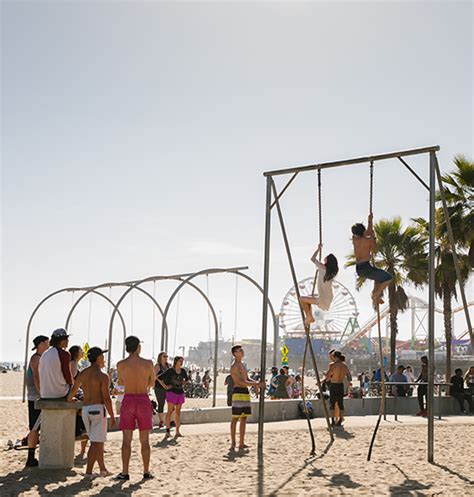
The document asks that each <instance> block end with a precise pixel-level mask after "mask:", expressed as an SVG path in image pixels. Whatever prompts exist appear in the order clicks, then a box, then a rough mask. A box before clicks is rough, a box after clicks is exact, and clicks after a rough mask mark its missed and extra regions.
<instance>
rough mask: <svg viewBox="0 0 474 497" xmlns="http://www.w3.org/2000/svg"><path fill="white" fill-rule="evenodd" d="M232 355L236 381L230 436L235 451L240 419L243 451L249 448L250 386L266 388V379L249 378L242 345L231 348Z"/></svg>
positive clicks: (240, 446)
mask: <svg viewBox="0 0 474 497" xmlns="http://www.w3.org/2000/svg"><path fill="white" fill-rule="evenodd" d="M231 352H232V355H233V356H234V363H233V364H232V366H231V368H230V374H231V375H232V380H233V381H234V390H233V392H232V421H231V423H230V438H231V446H230V450H231V451H234V450H235V446H236V432H237V422H238V421H239V420H240V430H239V435H240V439H239V451H240V452H243V451H244V450H245V449H248V446H247V445H245V428H246V425H247V418H248V417H249V416H250V415H251V414H252V410H251V404H250V392H249V389H248V387H252V386H253V387H255V389H256V390H257V393H258V390H259V388H260V387H263V388H265V381H261V382H258V381H252V380H250V379H249V377H248V374H247V369H246V368H245V365H244V364H243V363H242V359H243V358H244V350H243V349H242V346H241V345H234V346H233V347H232V349H231Z"/></svg>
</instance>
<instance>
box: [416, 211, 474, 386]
mask: <svg viewBox="0 0 474 497" xmlns="http://www.w3.org/2000/svg"><path fill="white" fill-rule="evenodd" d="M435 216H436V217H435V220H436V245H435V292H436V295H437V296H438V297H439V298H440V299H442V300H443V320H444V335H445V338H446V381H449V378H450V377H451V357H452V351H451V348H452V340H453V322H452V317H453V312H452V299H453V297H454V298H455V299H457V293H456V282H457V277H456V271H455V268H454V261H453V252H452V247H451V243H450V242H449V238H448V235H447V231H446V223H445V221H444V211H443V209H442V207H439V208H438V209H436V213H435ZM413 221H414V222H415V225H416V226H418V227H419V229H420V230H423V231H424V232H425V235H426V237H428V233H429V224H428V222H427V221H426V220H425V219H423V218H417V219H413ZM457 256H458V262H459V270H460V272H461V280H462V281H461V283H462V284H464V283H465V282H466V281H467V280H468V278H469V274H470V263H469V256H468V255H466V254H462V253H461V254H460V253H457Z"/></svg>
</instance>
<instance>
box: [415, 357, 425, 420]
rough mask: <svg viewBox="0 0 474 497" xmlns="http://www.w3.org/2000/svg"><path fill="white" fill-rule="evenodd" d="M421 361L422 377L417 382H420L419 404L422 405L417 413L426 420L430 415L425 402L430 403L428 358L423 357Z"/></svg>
mask: <svg viewBox="0 0 474 497" xmlns="http://www.w3.org/2000/svg"><path fill="white" fill-rule="evenodd" d="M420 361H421V372H420V376H418V378H417V379H416V382H417V383H418V382H420V384H419V385H418V404H419V405H420V410H419V411H418V412H417V413H416V415H417V416H423V417H424V418H425V417H426V416H427V415H428V412H427V406H426V407H425V402H424V400H426V403H428V398H427V395H428V357H427V356H425V355H424V356H423V357H421V359H420Z"/></svg>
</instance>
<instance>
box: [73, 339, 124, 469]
mask: <svg viewBox="0 0 474 497" xmlns="http://www.w3.org/2000/svg"><path fill="white" fill-rule="evenodd" d="M105 352H107V350H102V349H101V348H99V347H92V348H91V349H89V351H88V353H87V358H88V360H89V362H90V363H91V365H90V366H89V367H88V368H86V369H84V370H83V371H81V372H80V373H79V374H78V375H77V377H76V381H75V382H74V386H73V387H72V390H71V392H70V393H69V395H68V397H67V400H68V401H70V402H72V401H73V398H74V396H75V395H76V393H77V391H78V390H79V388H80V387H82V390H83V392H84V401H83V405H84V407H83V408H82V420H83V421H84V425H85V427H86V431H87V435H88V436H89V440H90V442H91V446H90V449H89V453H88V454H87V468H86V474H85V476H86V477H88V478H94V477H96V476H108V475H110V474H111V473H109V471H108V470H107V468H106V467H105V463H104V442H105V440H106V439H107V414H106V412H108V413H109V416H110V426H111V427H114V426H115V417H114V411H113V409H112V401H111V400H110V393H109V382H110V379H109V376H108V375H107V374H105V373H104V372H102V368H103V367H104V365H105V361H104V353H105ZM96 461H97V463H98V465H99V469H100V473H99V474H96V473H93V472H92V469H93V467H94V463H95V462H96Z"/></svg>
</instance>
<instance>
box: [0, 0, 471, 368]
mask: <svg viewBox="0 0 474 497" xmlns="http://www.w3.org/2000/svg"><path fill="white" fill-rule="evenodd" d="M1 8H2V116H3V119H2V147H1V150H2V172H3V178H2V179H3V181H2V344H1V345H2V346H1V352H0V359H2V360H4V359H20V358H22V357H23V354H24V352H23V350H24V333H25V328H26V324H27V320H28V317H29V314H30V313H31V311H32V309H33V308H34V306H35V305H36V303H37V302H38V301H39V300H40V299H41V298H42V297H43V296H45V295H46V294H47V293H49V292H51V291H53V290H55V289H58V288H61V287H66V286H81V285H91V284H95V283H98V282H102V281H120V280H125V279H135V278H141V277H145V276H147V275H150V274H172V273H181V272H192V271H194V270H199V269H201V268H204V267H216V266H224V267H226V266H227V267H231V266H236V265H237V266H240V265H248V266H249V267H250V269H249V274H250V275H252V276H253V277H255V278H257V279H258V280H259V281H261V279H262V259H263V256H262V249H263V221H264V198H265V183H264V178H263V176H262V172H263V171H265V170H269V169H276V168H281V167H288V166H293V165H300V164H307V163H316V162H321V161H325V160H337V159H342V158H346V157H355V156H358V155H366V154H371V153H372V154H373V153H379V152H385V151H393V150H398V149H404V148H412V147H418V146H425V145H433V144H439V145H440V146H441V152H440V154H439V158H440V162H441V166H442V168H443V169H444V170H448V169H449V168H450V163H451V160H452V157H453V156H454V154H457V153H464V154H466V155H467V156H469V157H471V158H472V157H473V155H474V153H473V152H474V151H473V131H474V130H473V4H472V2H456V1H444V2H307V3H299V2H278V3H271V2H255V3H250V2H245V3H244V2H241V3H239V2H235V3H232V2H209V3H200V2H189V3H187V2H112V1H104V2H92V1H88V2H86V1H83V2H80V1H76V2H41V1H36V2H31V3H30V2H26V1H22V2H9V1H5V0H4V1H3V2H2V3H1ZM410 163H411V164H412V165H413V167H414V168H415V169H416V170H417V171H418V172H419V174H420V175H421V176H423V177H424V178H427V166H428V158H427V157H423V158H415V159H412V160H410ZM323 183H324V185H323V188H324V193H323V195H324V243H325V249H326V250H328V251H332V252H334V253H335V254H336V255H337V256H338V257H339V259H340V262H341V266H342V263H343V261H344V257H345V255H347V254H348V253H349V252H350V250H351V244H350V233H349V228H350V226H351V224H352V223H353V222H354V221H357V220H364V218H366V216H367V210H368V199H367V195H368V167H366V166H354V167H352V168H340V169H337V170H331V171H327V174H326V173H324V177H323ZM315 184H316V177H315V174H314V173H313V174H312V173H307V174H306V175H301V176H300V177H299V178H298V180H297V181H296V182H295V184H294V187H293V188H292V189H291V190H290V191H289V192H288V193H287V194H286V196H285V198H284V202H283V206H284V209H285V215H286V221H287V225H288V230H289V236H290V240H291V242H292V245H293V247H294V256H295V260H296V263H297V270H298V274H299V276H300V278H303V277H306V276H310V275H311V274H312V273H313V268H312V265H311V263H310V262H309V256H310V255H311V253H312V250H313V247H314V245H315V244H316V243H317V212H316V203H315V202H316V188H315ZM375 187H376V193H375V216H376V218H381V217H391V216H394V215H397V214H398V215H400V216H401V217H402V219H403V220H404V221H405V222H408V221H409V218H410V217H415V216H426V215H427V207H428V204H427V200H428V197H427V193H426V191H425V190H424V189H423V188H422V187H420V185H419V184H418V183H417V182H416V181H415V180H414V179H413V178H412V176H411V175H410V174H409V173H408V172H407V171H406V170H405V169H404V168H403V167H402V166H401V165H400V164H399V163H397V162H395V161H393V162H387V163H383V164H382V163H381V164H380V165H378V166H377V168H376V179H375ZM273 235H274V236H273V241H274V244H273V246H272V250H273V252H272V272H271V298H272V300H273V302H274V305H275V307H276V308H277V309H279V307H280V304H281V301H282V299H283V296H284V295H285V293H286V291H287V290H288V289H289V287H290V286H291V282H290V275H289V271H288V267H287V264H286V262H285V256H284V252H283V246H282V243H281V236H280V233H279V230H278V226H277V225H276V224H274V230H273ZM339 279H340V280H341V281H342V282H343V283H344V284H346V285H347V286H348V287H350V288H351V289H353V288H354V283H355V277H354V271H353V269H342V270H341V272H340V275H339ZM196 282H197V283H199V284H200V285H201V286H202V287H203V288H206V279H205V278H201V279H200V280H196ZM209 286H210V295H211V298H212V299H213V301H214V302H215V306H216V309H218V310H221V311H222V319H223V330H224V335H225V336H227V337H229V336H231V335H232V334H233V333H234V311H235V310H234V301H235V298H234V289H235V279H234V278H233V277H232V276H215V277H211V278H210V279H209ZM172 288H173V286H172V285H171V284H169V283H160V284H158V285H157V286H156V295H157V297H158V299H159V300H160V301H161V302H162V303H163V305H164V303H165V302H166V298H167V295H169V294H170V291H171V290H172ZM148 289H150V290H152V289H153V286H152V285H149V286H148ZM467 290H468V293H469V295H468V297H469V298H470V299H471V300H472V297H473V288H472V282H471V283H470V284H469V285H468V289H467ZM354 291H355V290H354ZM112 296H113V297H114V298H118V296H119V291H118V290H117V291H114V292H113V294H112ZM238 296H239V298H238V308H237V316H238V319H237V331H236V334H237V337H238V338H242V337H258V336H259V333H260V328H261V318H260V314H261V309H260V307H261V297H260V295H259V294H258V292H257V291H256V290H255V289H253V288H252V287H251V286H249V285H247V284H245V283H243V282H239V287H238ZM368 296H369V291H368V290H364V291H363V292H360V293H357V294H356V299H357V301H358V304H359V308H360V311H361V316H360V321H361V322H364V321H365V320H366V319H368V318H369V317H370V316H371V311H370V307H369V299H368ZM70 304H71V295H68V296H64V297H58V298H57V299H56V300H52V301H50V302H49V303H48V304H47V305H45V306H44V308H43V309H42V310H41V311H40V312H39V314H38V315H37V317H36V319H35V321H34V322H33V328H32V332H33V335H36V334H39V333H46V334H49V333H50V332H51V330H52V329H54V328H55V327H58V326H62V325H63V324H64V321H65V315H66V313H67V308H68V306H69V305H70ZM91 309H92V312H91V315H90V319H89V301H85V302H84V303H83V305H82V306H81V307H80V308H79V309H78V312H77V314H76V315H75V317H74V320H73V325H72V333H73V334H74V337H73V338H72V339H71V340H72V341H71V344H72V343H83V342H84V341H85V340H86V338H87V336H88V335H89V338H90V341H91V342H92V343H95V344H100V345H103V343H104V340H105V336H106V328H107V324H108V316H109V309H108V307H107V305H106V304H105V303H102V302H100V301H99V300H98V299H93V301H92V305H91ZM123 312H124V315H125V317H126V319H127V323H129V324H130V322H131V321H132V306H131V304H130V299H129V301H128V302H125V304H124V308H123ZM459 316H460V315H458V317H457V318H456V327H458V328H463V327H465V325H464V324H463V319H461V318H460V317H459ZM175 320H176V306H173V309H172V312H171V315H170V327H171V328H172V333H171V337H170V349H171V350H170V352H171V353H172V352H173V350H172V349H173V343H174V338H173V337H174V330H175V326H176V322H175ZM89 321H90V326H89ZM437 322H438V323H439V324H441V322H440V321H439V320H438V321H437ZM400 323H401V334H402V336H407V335H408V329H409V319H408V316H404V317H402V318H401V319H400ZM177 324H178V326H177V328H176V329H177V330H178V337H177V339H176V348H177V347H178V345H186V346H189V345H192V344H193V343H196V342H197V341H198V340H200V339H207V337H208V334H209V330H208V315H207V308H206V306H205V304H204V303H203V301H202V299H201V298H199V297H197V296H195V295H194V293H193V292H192V291H191V290H186V291H183V292H182V294H181V297H180V302H179V321H178V323H177ZM160 325H161V321H160V320H159V319H158V316H157V317H156V324H155V328H156V333H157V334H158V330H159V328H160ZM133 329H134V332H135V333H136V334H138V335H140V336H142V337H144V339H145V344H144V348H145V351H146V354H148V355H151V344H152V338H151V336H152V329H153V311H152V306H151V305H150V304H149V303H148V302H147V301H146V300H145V299H144V298H143V297H142V296H140V295H136V296H135V297H134V300H133ZM129 331H130V330H129ZM439 332H440V333H441V332H442V328H441V326H439ZM120 333H121V330H120V326H119V325H118V323H117V326H116V335H117V337H119V335H120ZM119 342H120V340H119V338H117V339H116V344H115V350H116V351H117V352H118V347H119ZM176 351H177V350H176ZM115 355H116V354H115Z"/></svg>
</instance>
